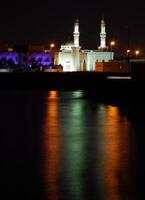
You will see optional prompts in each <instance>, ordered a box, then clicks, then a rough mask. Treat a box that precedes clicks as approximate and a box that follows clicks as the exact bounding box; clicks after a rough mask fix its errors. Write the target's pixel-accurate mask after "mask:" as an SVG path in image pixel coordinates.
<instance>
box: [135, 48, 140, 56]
mask: <svg viewBox="0 0 145 200" xmlns="http://www.w3.org/2000/svg"><path fill="white" fill-rule="evenodd" d="M139 54H140V51H139V50H136V51H135V56H136V58H137V57H138V56H139Z"/></svg>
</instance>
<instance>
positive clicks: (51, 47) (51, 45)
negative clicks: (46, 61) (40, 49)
mask: <svg viewBox="0 0 145 200" xmlns="http://www.w3.org/2000/svg"><path fill="white" fill-rule="evenodd" d="M54 47H55V44H54V43H51V44H50V50H51V51H52V50H53V48H54Z"/></svg>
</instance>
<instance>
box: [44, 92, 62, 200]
mask: <svg viewBox="0 0 145 200" xmlns="http://www.w3.org/2000/svg"><path fill="white" fill-rule="evenodd" d="M46 100H47V112H46V113H47V114H46V121H45V137H44V142H45V148H46V149H45V154H46V158H45V173H46V185H47V187H48V196H49V199H50V200H57V199H59V196H60V194H59V186H58V179H59V167H60V128H59V98H58V93H57V92H56V91H50V92H49V94H48V98H47V99H46Z"/></svg>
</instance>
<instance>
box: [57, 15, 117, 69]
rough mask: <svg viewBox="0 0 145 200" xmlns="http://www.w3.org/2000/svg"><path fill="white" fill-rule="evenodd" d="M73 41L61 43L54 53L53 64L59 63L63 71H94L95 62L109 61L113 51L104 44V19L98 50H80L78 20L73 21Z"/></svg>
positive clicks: (112, 57)
mask: <svg viewBox="0 0 145 200" xmlns="http://www.w3.org/2000/svg"><path fill="white" fill-rule="evenodd" d="M73 36H74V42H69V43H66V44H62V45H61V48H60V52H59V53H58V54H56V55H55V57H54V61H55V64H61V65H62V66H63V70H64V71H95V69H96V62H109V61H110V60H113V59H114V53H113V52H109V51H108V48H107V46H106V30H105V22H104V19H102V20H101V33H100V46H99V47H98V50H82V49H81V46H80V44H79V37H80V31H79V21H78V20H76V21H75V23H74V33H73Z"/></svg>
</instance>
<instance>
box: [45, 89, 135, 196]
mask: <svg viewBox="0 0 145 200" xmlns="http://www.w3.org/2000/svg"><path fill="white" fill-rule="evenodd" d="M46 105H47V115H46V116H45V124H44V135H45V137H44V142H45V154H44V160H45V175H46V190H47V193H48V195H47V199H53V200H57V199H64V200H65V199H66V200H71V199H73V200H74V199H76V200H81V199H82V200H84V199H99V200H124V199H132V200H133V199H134V197H133V186H134V183H133V181H132V180H133V170H132V165H133V159H132V158H133V156H135V155H134V151H132V149H133V148H134V146H133V145H134V141H133V138H134V136H133V134H134V131H133V130H132V127H131V124H130V122H129V121H128V119H127V118H126V116H123V115H122V114H121V113H120V110H119V107H118V106H111V105H105V104H101V103H98V102H93V103H92V102H90V101H89V100H88V99H85V98H82V94H81V92H80V91H79V92H78V93H75V92H67V93H64V92H56V91H50V92H49V93H48V97H47V99H46Z"/></svg>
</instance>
